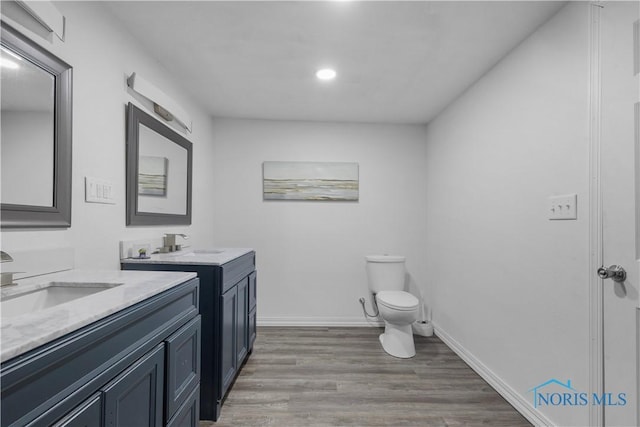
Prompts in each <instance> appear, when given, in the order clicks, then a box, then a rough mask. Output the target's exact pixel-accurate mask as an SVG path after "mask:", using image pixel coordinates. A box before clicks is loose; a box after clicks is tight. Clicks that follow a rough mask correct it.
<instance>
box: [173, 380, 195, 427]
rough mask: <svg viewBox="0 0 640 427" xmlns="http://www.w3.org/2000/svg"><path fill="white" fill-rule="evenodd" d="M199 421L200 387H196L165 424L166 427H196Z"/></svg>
mask: <svg viewBox="0 0 640 427" xmlns="http://www.w3.org/2000/svg"><path fill="white" fill-rule="evenodd" d="M199 420H200V387H196V389H195V390H193V392H191V395H190V396H188V397H187V400H186V401H185V402H184V403H183V404H182V406H181V407H180V408H179V409H178V411H177V412H176V415H175V416H174V417H173V418H172V419H171V421H169V422H168V423H167V427H198V424H199Z"/></svg>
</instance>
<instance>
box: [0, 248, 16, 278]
mask: <svg viewBox="0 0 640 427" xmlns="http://www.w3.org/2000/svg"><path fill="white" fill-rule="evenodd" d="M5 262H13V258H11V255H9V254H8V253H6V252H5V251H0V263H5ZM14 274H15V272H6V273H5V272H4V271H3V272H0V286H7V285H15V283H13V275H14Z"/></svg>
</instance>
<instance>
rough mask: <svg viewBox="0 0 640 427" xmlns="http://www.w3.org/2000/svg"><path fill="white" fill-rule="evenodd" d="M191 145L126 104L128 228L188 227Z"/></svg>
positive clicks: (136, 108) (164, 126)
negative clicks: (140, 226)
mask: <svg viewBox="0 0 640 427" xmlns="http://www.w3.org/2000/svg"><path fill="white" fill-rule="evenodd" d="M192 165H193V156H192V144H191V142H189V141H188V140H187V139H186V138H184V137H183V136H181V135H180V134H178V133H176V132H175V131H173V130H172V129H170V128H169V127H167V126H166V125H164V124H163V123H161V122H160V121H158V120H156V119H155V118H154V117H153V116H151V115H149V114H147V113H145V112H144V111H142V110H141V109H139V108H138V107H136V106H135V105H133V104H132V103H129V105H127V225H178V224H181V225H189V224H191V176H192Z"/></svg>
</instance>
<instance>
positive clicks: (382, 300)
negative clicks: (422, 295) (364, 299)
mask: <svg viewBox="0 0 640 427" xmlns="http://www.w3.org/2000/svg"><path fill="white" fill-rule="evenodd" d="M376 300H377V301H378V304H381V305H384V306H385V307H388V308H391V309H394V310H401V311H410V310H415V309H416V308H418V304H419V301H418V298H416V297H415V296H413V295H411V294H410V293H409V292H404V291H382V292H378V293H377V294H376Z"/></svg>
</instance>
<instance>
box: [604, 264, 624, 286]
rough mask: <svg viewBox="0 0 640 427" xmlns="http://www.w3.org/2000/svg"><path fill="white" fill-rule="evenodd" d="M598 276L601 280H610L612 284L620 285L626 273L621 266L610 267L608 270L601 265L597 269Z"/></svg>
mask: <svg viewBox="0 0 640 427" xmlns="http://www.w3.org/2000/svg"><path fill="white" fill-rule="evenodd" d="M598 276H599V277H600V278H601V279H611V280H613V281H614V282H618V283H622V282H624V281H625V279H626V278H627V272H626V271H624V268H622V266H621V265H612V266H610V267H609V268H606V267H605V266H604V265H603V266H602V267H600V268H599V269H598Z"/></svg>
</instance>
